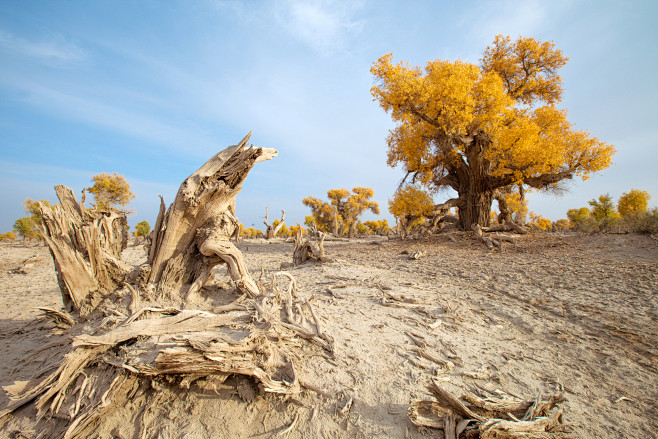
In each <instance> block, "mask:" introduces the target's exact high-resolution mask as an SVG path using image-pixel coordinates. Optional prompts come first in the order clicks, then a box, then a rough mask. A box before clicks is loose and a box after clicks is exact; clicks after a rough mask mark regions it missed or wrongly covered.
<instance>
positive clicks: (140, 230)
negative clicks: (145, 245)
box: [133, 221, 151, 240]
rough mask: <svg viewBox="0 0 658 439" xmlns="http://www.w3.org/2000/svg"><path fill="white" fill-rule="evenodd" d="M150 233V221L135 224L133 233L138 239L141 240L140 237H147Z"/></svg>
mask: <svg viewBox="0 0 658 439" xmlns="http://www.w3.org/2000/svg"><path fill="white" fill-rule="evenodd" d="M149 233H151V226H150V225H149V223H148V221H140V222H138V223H137V225H136V226H135V231H134V232H133V235H134V236H135V238H137V240H140V239H147V238H148V236H149Z"/></svg>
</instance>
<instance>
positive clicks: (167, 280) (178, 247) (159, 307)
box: [0, 136, 333, 437]
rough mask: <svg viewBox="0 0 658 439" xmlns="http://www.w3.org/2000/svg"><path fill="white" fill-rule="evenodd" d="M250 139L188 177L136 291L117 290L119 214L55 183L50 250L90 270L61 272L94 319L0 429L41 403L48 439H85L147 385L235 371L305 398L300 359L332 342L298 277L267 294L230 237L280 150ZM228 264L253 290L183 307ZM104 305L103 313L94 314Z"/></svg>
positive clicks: (2, 415) (29, 386) (161, 223)
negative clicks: (242, 193) (256, 174)
mask: <svg viewBox="0 0 658 439" xmlns="http://www.w3.org/2000/svg"><path fill="white" fill-rule="evenodd" d="M248 138H249V136H247V137H246V138H245V139H243V141H242V142H240V144H238V145H235V146H232V147H229V148H227V149H226V150H224V151H222V152H220V153H218V154H216V155H215V156H214V157H213V158H211V159H210V160H209V161H208V162H206V164H204V165H203V166H202V167H201V168H200V169H199V170H198V171H197V172H195V173H194V174H192V175H191V176H190V177H188V179H186V180H185V182H183V184H182V185H181V187H180V189H179V192H178V194H177V197H176V200H175V201H174V203H173V204H172V205H171V206H170V208H169V209H168V210H167V211H166V212H165V210H164V208H162V209H161V212H160V215H159V218H158V221H157V223H156V224H157V225H158V226H157V227H156V228H155V229H154V233H153V236H152V239H151V247H150V248H149V265H150V268H147V269H145V270H143V271H142V272H140V273H141V274H140V276H139V278H138V280H137V286H135V285H128V284H125V285H126V288H127V291H126V290H123V291H120V290H119V287H120V286H122V285H124V281H125V276H124V274H125V273H124V271H122V269H121V266H120V260H119V259H118V256H117V258H115V254H116V255H118V254H119V253H120V250H121V249H122V248H121V240H120V239H119V238H118V237H117V238H116V239H114V238H113V237H116V236H117V235H116V234H114V231H116V230H119V229H116V230H115V228H116V226H117V224H118V223H116V224H115V223H113V222H108V221H109V220H110V219H113V218H114V216H113V215H111V214H108V215H104V219H103V218H100V219H99V218H96V217H93V216H89V215H91V214H89V212H88V211H87V210H86V209H85V208H84V203H81V204H78V203H77V201H76V200H75V197H73V195H72V193H71V192H70V190H68V189H66V188H61V187H58V188H56V190H57V191H58V195H60V197H59V198H60V202H61V206H62V207H61V212H60V211H59V210H57V209H56V210H55V211H56V213H55V214H54V215H55V217H56V218H55V220H53V221H50V222H49V223H48V222H47V221H46V222H47V227H49V232H48V233H49V235H48V236H49V237H50V239H51V241H53V242H56V243H55V244H54V245H52V246H51V252H52V253H53V257H54V258H55V263H56V266H58V265H57V264H59V263H60V262H61V261H66V258H67V257H68V258H69V259H71V260H70V261H69V262H70V264H69V265H67V267H69V268H71V269H73V271H74V272H75V271H80V273H77V274H75V275H74V276H73V277H71V278H69V277H67V276H66V275H65V274H66V273H59V272H58V276H59V280H60V287H61V289H62V294H63V300H64V301H65V303H68V302H71V303H73V305H74V306H73V309H74V310H75V309H77V310H78V312H80V314H81V315H83V314H84V313H86V314H85V315H86V319H87V320H86V322H85V324H84V326H83V325H80V324H77V326H76V327H74V331H75V333H76V334H79V335H77V336H76V337H74V338H73V339H72V341H71V342H70V346H67V345H68V343H69V342H67V343H66V344H65V345H64V346H63V349H62V351H63V352H66V354H65V355H64V356H63V358H62V361H61V363H60V365H59V367H57V368H56V370H54V371H53V370H52V369H49V371H51V373H50V374H49V375H48V376H46V378H45V379H43V380H41V381H36V380H35V381H33V382H29V383H20V384H17V385H16V387H13V388H12V391H14V392H13V393H12V400H11V402H10V404H9V406H8V407H7V409H6V410H4V411H2V412H0V426H2V425H4V424H5V423H6V422H7V421H8V420H9V418H10V417H11V415H12V414H14V413H15V410H17V409H18V408H20V407H23V406H25V405H26V404H32V403H33V404H34V408H35V409H36V411H37V425H38V426H40V427H41V428H42V429H43V431H44V435H48V434H50V435H53V434H55V433H54V432H55V431H58V432H62V431H66V433H65V437H77V436H84V435H85V434H87V433H89V431H90V429H91V428H93V425H95V424H96V423H97V422H99V421H100V420H102V419H103V417H104V416H105V415H106V414H107V413H108V411H111V410H114V409H115V408H116V407H117V406H119V405H121V404H124V403H126V402H127V401H132V395H134V392H136V391H137V389H138V388H140V387H144V386H148V384H149V382H150V385H151V386H152V387H153V388H155V389H156V390H157V389H158V388H160V389H162V388H163V384H158V383H159V382H163V383H169V384H174V383H177V382H178V383H180V385H181V386H183V387H186V388H188V389H189V386H190V384H191V383H192V382H193V381H195V380H197V379H199V378H200V377H207V376H219V377H224V378H225V377H226V376H228V375H230V374H235V375H238V376H242V377H249V378H247V379H248V380H252V381H253V382H257V383H258V386H259V388H260V390H261V391H265V392H272V393H279V394H285V395H289V394H294V393H297V392H299V391H301V384H300V376H299V373H298V370H297V367H296V365H295V362H297V361H300V360H301V359H302V358H303V357H304V356H305V355H307V354H308V355H314V356H317V355H321V356H325V357H327V358H328V357H329V355H328V354H327V352H328V353H329V354H333V339H332V338H331V337H330V336H329V335H328V334H327V333H326V332H324V330H323V328H321V321H320V319H319V318H318V316H317V315H316V314H315V312H314V310H313V308H312V307H311V305H310V304H309V303H308V302H305V301H302V300H299V298H298V297H297V296H296V294H295V289H296V283H295V280H294V278H293V277H292V276H291V275H290V274H289V273H288V274H287V275H285V276H286V277H287V278H288V279H289V281H290V284H289V286H288V289H287V291H285V292H284V293H282V294H280V295H277V294H276V292H269V293H268V292H266V291H265V287H264V286H263V282H262V281H261V282H255V281H254V280H253V278H251V276H250V274H249V272H248V271H247V269H246V266H245V264H244V258H243V256H242V254H241V253H240V252H239V251H238V250H237V248H236V247H235V246H233V244H232V243H230V242H229V239H230V236H232V232H234V231H235V229H236V227H237V218H235V216H234V201H235V195H236V194H237V192H239V190H240V185H241V183H242V182H243V181H244V179H245V178H246V175H247V173H248V172H249V170H250V169H251V167H252V166H253V165H254V163H257V162H259V161H262V160H266V159H269V158H272V157H273V156H274V155H276V151H274V150H272V149H264V148H254V147H253V146H251V147H247V146H246V142H247V140H248ZM161 204H162V205H161V207H162V206H164V203H163V202H162V203H161ZM57 215H59V216H57ZM71 218H73V219H74V220H75V221H73V220H71ZM90 224H91V225H90ZM93 225H95V226H94V227H96V228H95V229H94V227H92V226H93ZM69 227H71V228H73V230H68V228H69ZM81 230H82V231H81ZM94 230H95V231H94ZM120 230H121V231H122V233H123V232H124V231H125V229H124V228H120ZM67 239H73V240H78V241H79V242H77V241H76V243H77V244H79V243H82V244H84V245H83V246H82V247H80V248H78V246H76V247H75V249H73V250H71V249H69V250H66V249H67V248H69V247H67V246H66V245H64V244H62V243H61V242H60V241H62V242H65V241H66V240H67ZM67 245H68V244H67ZM62 249H65V250H62ZM58 252H59V253H58ZM62 255H63V256H62ZM94 255H100V256H99V257H98V258H96V257H95V256H94ZM61 257H63V258H64V259H61ZM87 257H90V258H91V259H92V260H88V259H86V258H87ZM114 259H116V260H114ZM220 263H226V264H227V266H228V270H229V274H230V275H231V277H232V279H233V281H234V282H235V284H236V287H237V289H238V290H239V291H241V292H242V293H244V294H243V295H242V296H241V298H240V299H238V300H237V301H235V302H233V303H231V304H228V305H224V306H219V307H215V308H214V311H213V312H210V311H202V310H191V309H185V306H184V305H185V297H184V296H185V294H188V295H189V291H190V290H192V294H195V293H196V292H198V289H200V288H201V287H203V285H204V283H205V281H206V280H208V279H209V278H210V270H211V269H212V267H214V266H215V265H217V264H220ZM103 264H104V269H105V271H102V269H101V268H103V267H100V266H101V265H103ZM59 267H60V268H61V267H63V265H59ZM64 271H65V270H64ZM261 274H262V271H261ZM261 277H262V276H261ZM71 279H73V280H71ZM69 281H70V282H69ZM105 281H107V282H105ZM67 282H68V283H67ZM272 283H273V285H274V280H273V281H272ZM99 285H103V288H101V287H99ZM112 286H114V290H112V291H110V292H112V293H115V294H116V295H117V296H118V297H120V298H121V300H118V301H116V300H115V297H114V296H109V295H107V294H106V292H108V291H109V290H110V289H111V287H112ZM83 287H84V288H83ZM87 287H88V288H87ZM195 289H196V290H195ZM99 291H100V293H99ZM78 293H80V294H81V295H78ZM128 294H129V295H130V300H127V299H128V298H127V297H126V295H128ZM109 297H112V299H111V300H110V299H109ZM279 299H281V300H279ZM67 300H68V302H67ZM81 306H83V307H85V308H84V310H83V309H82V308H81ZM96 306H98V307H99V308H98V312H94V313H91V311H92V310H93V309H94V308H95V307H96ZM282 316H283V317H282ZM58 318H61V316H59V317H58ZM65 320H66V319H65ZM73 324H75V322H73ZM307 341H308V342H307ZM314 345H317V346H320V347H321V348H322V349H323V351H321V352H318V349H317V348H316V347H315V346H314ZM142 385H144V386H142ZM308 388H311V389H313V388H314V387H313V386H311V385H308ZM316 389H317V388H316ZM243 390H244V391H243V392H240V391H239V390H238V393H239V394H240V393H242V394H241V395H240V396H241V397H244V398H247V399H248V398H249V395H248V393H249V391H248V389H243ZM316 391H319V389H317V390H316ZM320 392H321V391H320ZM156 393H157V392H156ZM324 394H325V395H326V393H324ZM291 429H292V427H291ZM82 432H85V434H83V433H82Z"/></svg>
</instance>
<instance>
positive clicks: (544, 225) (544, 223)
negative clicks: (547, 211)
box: [530, 212, 553, 232]
mask: <svg viewBox="0 0 658 439" xmlns="http://www.w3.org/2000/svg"><path fill="white" fill-rule="evenodd" d="M530 226H531V227H534V228H536V229H539V230H542V231H544V232H546V231H549V230H551V228H552V227H553V223H552V222H551V220H549V219H548V218H544V217H543V216H541V215H538V214H536V213H535V212H530Z"/></svg>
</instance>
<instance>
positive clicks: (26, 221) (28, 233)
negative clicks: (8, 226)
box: [14, 216, 40, 244]
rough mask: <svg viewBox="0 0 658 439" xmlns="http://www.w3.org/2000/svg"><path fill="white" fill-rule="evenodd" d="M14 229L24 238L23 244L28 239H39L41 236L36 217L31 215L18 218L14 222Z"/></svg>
mask: <svg viewBox="0 0 658 439" xmlns="http://www.w3.org/2000/svg"><path fill="white" fill-rule="evenodd" d="M14 231H15V232H16V233H18V235H19V236H20V237H22V238H23V244H25V240H26V239H37V238H39V236H40V235H39V232H38V230H37V225H36V223H35V222H34V218H33V217H31V216H24V217H22V218H19V219H17V220H16V222H15V223H14Z"/></svg>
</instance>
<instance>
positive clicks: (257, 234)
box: [240, 227, 263, 239]
mask: <svg viewBox="0 0 658 439" xmlns="http://www.w3.org/2000/svg"><path fill="white" fill-rule="evenodd" d="M240 236H241V237H242V238H246V239H253V238H262V237H263V232H262V231H261V230H258V229H255V228H253V227H241V228H240Z"/></svg>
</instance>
